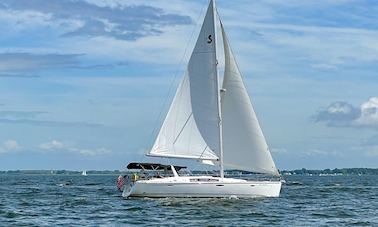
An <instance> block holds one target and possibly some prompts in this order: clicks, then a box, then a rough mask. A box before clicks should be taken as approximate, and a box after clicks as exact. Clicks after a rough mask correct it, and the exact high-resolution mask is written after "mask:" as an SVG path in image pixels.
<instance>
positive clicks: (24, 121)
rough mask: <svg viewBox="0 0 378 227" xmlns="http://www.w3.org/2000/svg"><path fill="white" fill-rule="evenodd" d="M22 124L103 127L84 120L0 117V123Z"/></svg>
mask: <svg viewBox="0 0 378 227" xmlns="http://www.w3.org/2000/svg"><path fill="white" fill-rule="evenodd" d="M1 123H2V124H24V125H35V126H45V127H85V128H104V127H106V126H105V125H103V124H98V123H88V122H84V121H77V122H68V121H49V120H32V119H0V124H1Z"/></svg>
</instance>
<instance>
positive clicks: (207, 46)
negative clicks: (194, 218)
mask: <svg viewBox="0 0 378 227" xmlns="http://www.w3.org/2000/svg"><path fill="white" fill-rule="evenodd" d="M217 24H220V26H219V27H220V29H221V36H222V40H223V49H224V59H225V68H224V76H223V83H222V85H221V86H219V84H220V78H219V76H218V58H217V57H218V55H217V45H216V44H217V38H218V37H217V29H218V26H217ZM147 156H153V157H160V158H161V157H163V158H170V159H192V160H198V161H201V162H202V163H204V164H214V163H217V164H219V169H220V171H219V172H220V174H219V176H190V175H189V176H187V175H185V176H184V175H183V176H181V175H179V174H178V169H181V168H185V167H182V166H173V165H161V164H154V163H130V164H129V165H128V168H130V169H141V170H142V171H144V170H163V169H164V170H169V171H170V172H171V173H172V175H171V176H167V177H160V176H159V177H150V178H146V177H140V178H138V177H137V176H134V177H132V178H127V179H128V181H127V182H126V184H125V187H124V188H123V196H124V197H233V196H235V197H239V198H242V197H278V196H279V194H280V190H281V184H282V182H281V180H279V179H275V180H253V181H252V180H245V179H239V178H228V177H225V174H224V169H225V168H231V169H237V170H243V171H250V172H255V173H263V174H269V175H272V176H279V172H278V170H277V168H276V166H275V163H274V161H273V159H272V156H271V154H270V152H269V148H268V145H267V142H266V140H265V138H264V135H263V133H262V130H261V128H260V125H259V122H258V120H257V117H256V114H255V111H254V109H253V106H252V104H251V101H250V98H249V96H248V93H247V90H246V88H245V86H244V83H243V79H242V75H241V73H240V71H239V68H238V65H237V63H236V60H235V57H234V55H233V52H232V50H231V47H230V44H229V41H228V38H227V35H226V32H225V30H224V27H223V24H222V21H221V20H220V18H219V15H217V11H216V6H215V1H214V0H210V3H209V6H208V9H207V12H206V15H205V18H204V22H203V24H202V27H201V31H200V33H199V37H198V39H197V42H196V44H195V47H194V50H193V52H192V54H191V57H190V60H189V62H188V65H187V69H186V72H185V75H184V77H183V79H182V81H181V83H180V84H179V86H178V88H177V91H176V94H175V97H174V99H173V101H172V103H171V106H170V108H169V111H168V113H167V115H166V118H165V120H164V122H163V124H162V126H161V129H160V131H159V133H158V135H157V138H156V140H155V143H154V145H153V146H152V149H151V150H150V151H149V152H148V153H147Z"/></svg>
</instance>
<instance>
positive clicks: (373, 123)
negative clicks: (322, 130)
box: [313, 97, 378, 128]
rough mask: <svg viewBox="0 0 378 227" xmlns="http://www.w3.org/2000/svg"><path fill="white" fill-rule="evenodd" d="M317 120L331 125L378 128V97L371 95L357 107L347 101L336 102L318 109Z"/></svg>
mask: <svg viewBox="0 0 378 227" xmlns="http://www.w3.org/2000/svg"><path fill="white" fill-rule="evenodd" d="M313 118H314V120H315V122H324V123H326V125H327V126H329V127H364V128H378V97H371V98H370V99H369V100H368V101H366V102H364V103H362V104H361V105H360V107H355V106H353V105H351V104H349V103H346V102H334V103H331V104H330V105H329V106H328V107H327V108H325V109H322V110H320V111H318V113H317V114H316V115H315V116H314V117H313Z"/></svg>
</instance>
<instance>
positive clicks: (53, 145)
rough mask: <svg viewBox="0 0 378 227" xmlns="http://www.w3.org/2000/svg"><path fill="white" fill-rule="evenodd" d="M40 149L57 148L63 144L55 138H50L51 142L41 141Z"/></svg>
mask: <svg viewBox="0 0 378 227" xmlns="http://www.w3.org/2000/svg"><path fill="white" fill-rule="evenodd" d="M39 148H41V149H42V150H59V149H63V148H64V144H63V143H62V142H60V141H57V140H52V141H51V142H47V143H42V144H41V145H39Z"/></svg>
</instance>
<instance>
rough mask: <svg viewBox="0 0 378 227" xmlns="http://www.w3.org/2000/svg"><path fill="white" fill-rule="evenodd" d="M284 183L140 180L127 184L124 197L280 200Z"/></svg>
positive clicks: (172, 178) (234, 180) (169, 178)
mask: <svg viewBox="0 0 378 227" xmlns="http://www.w3.org/2000/svg"><path fill="white" fill-rule="evenodd" d="M281 184H282V183H281V181H247V180H242V179H233V178H223V179H222V178H219V177H208V176H199V177H198V176H195V177H193V176H192V177H167V178H160V179H150V180H139V181H136V182H135V183H134V184H132V185H126V186H125V188H124V191H123V196H124V197H151V198H161V197H181V198H188V197H189V198H190V197H193V198H224V197H226V198H229V197H237V198H254V197H278V196H279V194H280V191H281Z"/></svg>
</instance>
